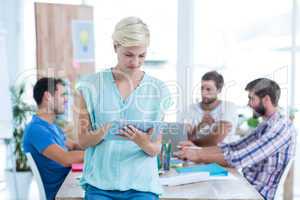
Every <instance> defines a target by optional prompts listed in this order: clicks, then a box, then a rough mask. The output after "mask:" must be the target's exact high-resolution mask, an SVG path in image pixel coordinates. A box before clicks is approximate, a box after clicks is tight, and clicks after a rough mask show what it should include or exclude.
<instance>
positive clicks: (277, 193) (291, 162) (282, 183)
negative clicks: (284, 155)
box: [274, 159, 294, 200]
mask: <svg viewBox="0 0 300 200" xmlns="http://www.w3.org/2000/svg"><path fill="white" fill-rule="evenodd" d="M293 162H294V159H291V160H290V161H289V162H288V164H287V165H286V167H285V169H284V171H283V174H282V176H281V178H280V181H279V184H278V187H277V189H276V193H275V198H274V199H275V200H276V199H281V198H280V195H281V193H280V192H279V191H283V186H284V182H285V179H286V177H287V176H288V174H289V171H290V169H291V167H292V165H293Z"/></svg>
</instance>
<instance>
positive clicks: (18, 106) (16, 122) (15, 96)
mask: <svg viewBox="0 0 300 200" xmlns="http://www.w3.org/2000/svg"><path fill="white" fill-rule="evenodd" d="M10 92H11V99H12V111H13V137H14V142H15V151H14V153H15V157H16V171H29V170H30V168H29V166H28V164H27V159H26V155H25V154H24V152H23V149H22V139H23V133H24V128H25V125H26V123H27V119H28V117H29V115H31V114H33V112H34V110H35V108H34V106H31V105H29V104H27V103H26V102H25V101H24V95H25V83H21V84H20V85H19V86H18V85H15V86H11V88H10Z"/></svg>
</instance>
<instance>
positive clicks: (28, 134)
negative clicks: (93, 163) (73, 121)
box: [23, 78, 83, 200]
mask: <svg viewBox="0 0 300 200" xmlns="http://www.w3.org/2000/svg"><path fill="white" fill-rule="evenodd" d="M33 97H34V100H35V101H36V103H37V105H38V111H37V113H36V115H34V116H33V117H32V120H31V122H30V123H29V124H28V125H27V126H26V129H25V133H24V138H23V147H24V151H25V152H30V153H31V154H32V157H33V159H34V161H35V162H36V165H37V167H38V169H39V172H40V175H41V178H42V181H43V184H44V188H45V192H46V196H47V199H48V200H53V199H54V198H55V195H56V193H57V191H58V190H59V188H60V186H61V184H62V183H63V181H64V179H65V177H66V176H67V174H68V173H69V171H70V166H71V165H72V163H79V162H83V151H81V150H80V149H81V148H80V146H79V145H78V143H75V142H74V141H72V140H70V139H67V138H66V137H65V135H64V133H63V131H62V130H61V129H60V128H59V127H58V126H57V125H55V124H54V123H53V122H54V120H55V117H56V115H57V114H63V113H64V104H65V102H66V100H67V99H66V94H65V88H64V83H63V81H62V80H61V79H55V78H42V79H40V80H38V81H37V83H36V84H35V86H34V89H33Z"/></svg>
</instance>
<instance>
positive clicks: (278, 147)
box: [175, 78, 296, 200]
mask: <svg viewBox="0 0 300 200" xmlns="http://www.w3.org/2000/svg"><path fill="white" fill-rule="evenodd" d="M245 89H246V91H248V92H249V94H248V98H249V102H248V105H249V106H250V107H251V108H252V109H253V110H254V112H255V113H256V114H257V115H260V116H262V117H263V118H264V121H263V122H262V123H261V124H259V126H258V127H257V128H256V129H255V130H254V131H253V132H252V133H250V134H249V135H248V136H247V137H245V138H242V139H241V140H240V141H237V142H233V143H228V144H226V143H220V144H218V145H217V146H211V147H203V148H201V149H192V148H189V147H188V146H190V145H193V144H192V143H191V142H190V141H186V142H182V146H183V147H182V149H181V151H178V152H175V155H176V156H178V157H179V158H181V159H185V160H190V161H193V162H198V163H210V162H217V163H219V164H221V165H224V166H228V167H236V168H242V172H243V175H244V177H245V178H246V179H247V180H248V181H249V183H251V184H252V185H253V186H254V187H255V188H256V189H257V191H258V192H259V193H260V194H261V195H262V196H263V197H264V198H265V199H266V200H273V199H274V196H275V192H276V189H277V187H278V184H279V181H280V178H281V176H282V174H283V171H284V169H285V167H286V166H287V164H288V162H289V161H291V159H292V158H293V156H294V153H295V136H296V133H295V129H294V126H293V125H292V123H291V121H290V120H289V119H288V118H286V117H284V116H282V115H281V114H280V113H279V112H278V110H277V105H278V100H279V97H280V87H279V86H278V84H277V83H276V82H274V81H272V80H270V79H266V78H259V79H256V80H254V81H252V82H250V83H248V85H247V86H246V88H245ZM230 126H231V125H230V124H229V123H227V124H226V123H225V125H224V124H223V125H222V126H221V125H220V126H217V127H216V128H215V134H218V133H221V132H222V129H223V130H224V129H230Z"/></svg>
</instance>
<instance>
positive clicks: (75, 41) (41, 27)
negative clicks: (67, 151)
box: [35, 3, 95, 137]
mask: <svg viewBox="0 0 300 200" xmlns="http://www.w3.org/2000/svg"><path fill="white" fill-rule="evenodd" d="M35 22H36V63H37V78H38V79H39V78H41V77H45V76H47V77H56V78H57V77H59V78H63V79H65V80H68V82H69V85H70V86H69V87H68V90H69V91H68V93H69V94H70V95H69V98H68V99H69V104H68V110H67V112H68V113H67V115H68V116H67V117H65V118H67V119H64V120H67V122H68V123H66V124H68V125H67V126H65V127H64V130H65V132H66V133H67V134H68V135H69V136H71V137H76V134H75V130H74V128H73V127H74V124H72V122H74V121H75V120H76V119H74V117H73V115H72V112H73V109H74V108H73V105H74V102H75V101H76V99H75V98H74V86H75V83H76V81H77V80H78V78H79V77H80V76H81V75H84V74H90V73H93V72H95V62H94V30H93V8H92V7H90V6H85V5H65V4H50V3H35ZM72 98H73V99H72ZM70 100H72V101H71V102H70ZM70 113H71V117H70ZM65 115H66V113H65ZM64 120H62V121H64Z"/></svg>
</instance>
